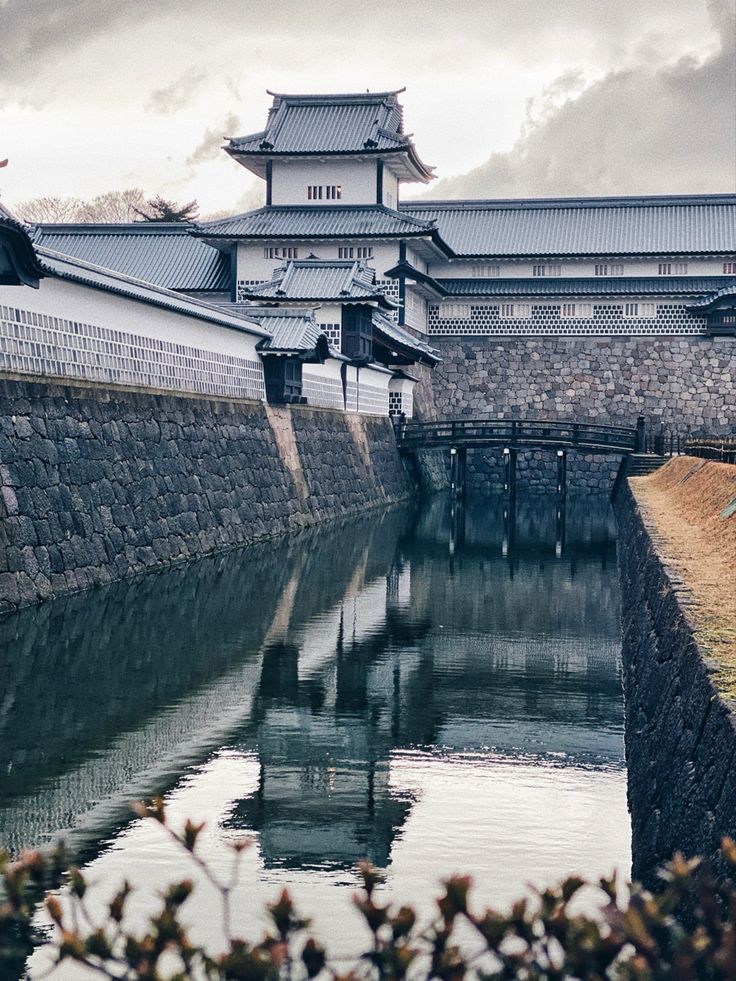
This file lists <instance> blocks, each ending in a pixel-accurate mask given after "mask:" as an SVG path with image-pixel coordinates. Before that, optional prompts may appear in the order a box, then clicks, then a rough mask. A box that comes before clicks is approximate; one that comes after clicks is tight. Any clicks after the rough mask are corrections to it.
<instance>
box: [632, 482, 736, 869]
mask: <svg viewBox="0 0 736 981" xmlns="http://www.w3.org/2000/svg"><path fill="white" fill-rule="evenodd" d="M614 506H615V511H616V516H617V520H618V526H619V535H618V542H619V544H618V555H619V566H620V576H621V592H622V628H623V630H622V634H623V665H624V691H625V702H626V759H627V764H628V782H629V783H628V786H629V809H630V811H631V821H632V832H633V844H632V857H633V876H634V878H635V879H638V880H640V881H643V882H644V883H645V884H646V885H648V886H652V885H654V884H655V883H656V878H655V875H654V872H655V869H656V867H657V866H658V865H660V864H661V862H662V861H663V860H664V859H665V858H668V857H670V856H671V855H672V854H673V852H675V851H676V850H680V851H682V852H683V853H684V854H686V855H696V854H702V855H706V856H708V857H709V858H710V859H711V861H712V862H713V864H714V866H715V868H716V871H720V872H721V873H723V872H725V869H724V867H723V866H722V865H721V863H720V862H719V860H718V856H717V849H718V845H719V843H720V840H721V838H722V837H723V836H724V835H727V834H728V835H732V836H733V835H734V833H735V832H736V819H735V818H734V815H736V770H735V769H734V763H735V762H736V727H735V725H734V716H733V714H732V713H731V712H730V711H729V708H728V707H727V706H726V704H724V702H723V700H722V699H721V698H720V696H719V695H718V693H717V690H716V688H715V686H714V684H713V679H712V677H711V671H712V668H713V665H712V664H710V665H709V662H708V659H707V657H706V656H705V655H704V652H703V651H702V650H700V648H699V647H698V644H697V643H696V641H695V638H694V635H693V624H692V620H691V616H690V609H691V607H692V605H693V600H692V598H691V596H690V595H689V593H688V591H687V589H686V588H685V586H684V585H683V583H682V581H681V580H680V578H679V576H678V574H677V572H676V571H675V570H674V569H672V568H671V567H669V566H668V565H667V561H666V558H664V556H665V555H666V547H665V546H664V544H663V542H662V541H661V540H660V539H659V537H658V535H657V532H656V529H655V528H654V526H653V525H652V523H651V522H650V521H649V520H648V518H647V516H646V515H645V514H644V513H643V512H642V510H641V509H640V508H639V506H638V505H637V503H636V500H635V498H634V496H633V494H632V492H631V489H630V487H629V485H628V482H627V481H625V482H624V484H623V485H622V487H621V489H620V491H619V493H618V495H617V497H616V501H615V505H614Z"/></svg>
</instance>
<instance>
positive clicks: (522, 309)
mask: <svg viewBox="0 0 736 981" xmlns="http://www.w3.org/2000/svg"><path fill="white" fill-rule="evenodd" d="M498 315H499V317H500V318H501V320H527V319H528V318H529V317H531V315H532V308H531V305H530V304H529V303H502V304H501V306H500V307H499V308H498Z"/></svg>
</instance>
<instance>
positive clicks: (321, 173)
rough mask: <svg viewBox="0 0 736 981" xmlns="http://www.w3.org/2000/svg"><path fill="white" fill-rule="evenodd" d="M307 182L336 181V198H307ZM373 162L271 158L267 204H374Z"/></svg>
mask: <svg viewBox="0 0 736 981" xmlns="http://www.w3.org/2000/svg"><path fill="white" fill-rule="evenodd" d="M310 184H322V185H325V184H339V185H340V187H341V188H342V197H341V198H340V199H339V200H331V201H328V200H325V199H324V198H323V199H322V200H321V201H310V200H309V199H308V198H307V187H308V186H309V185H310ZM375 203H376V162H375V160H374V159H373V160H360V159H357V160H355V159H350V158H341V159H330V158H329V157H328V158H324V157H323V158H320V159H308V160H274V162H273V171H272V177H271V204H274V205H280V204H298V205H304V206H309V205H312V204H314V205H325V206H326V205H331V204H337V205H340V204H375Z"/></svg>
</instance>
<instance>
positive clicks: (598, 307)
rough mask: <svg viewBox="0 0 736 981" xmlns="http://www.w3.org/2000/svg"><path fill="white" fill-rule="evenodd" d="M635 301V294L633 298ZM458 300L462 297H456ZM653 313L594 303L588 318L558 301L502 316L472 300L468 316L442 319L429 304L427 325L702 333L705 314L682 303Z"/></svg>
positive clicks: (523, 331) (449, 330)
mask: <svg viewBox="0 0 736 981" xmlns="http://www.w3.org/2000/svg"><path fill="white" fill-rule="evenodd" d="M633 300H634V301H636V297H634V298H633ZM458 302H461V298H458ZM655 306H656V308H657V309H656V316H654V317H646V318H644V317H642V318H637V317H631V318H629V317H624V305H623V303H605V304H604V303H593V316H592V317H590V318H588V319H582V318H581V319H577V318H574V317H561V316H560V310H561V305H560V304H550V303H545V304H541V303H540V304H538V303H532V304H531V317H527V318H519V319H506V318H502V317H501V316H500V314H499V310H500V305H499V304H498V303H496V304H488V303H484V304H471V305H470V317H468V318H465V319H462V320H460V319H456V320H451V319H445V318H442V317H441V309H442V308H441V307H440V306H437V305H434V306H430V307H429V311H428V316H427V329H428V332H429V333H430V334H433V335H441V334H445V335H458V334H468V335H472V334H488V335H496V336H530V335H545V334H546V335H553V334H560V335H564V336H576V335H578V336H579V335H586V334H594V335H595V334H604V335H609V336H618V335H622V334H625V335H628V334H646V335H658V334H668V335H672V334H702V333H704V332H705V326H706V324H705V317H696V316H693V315H692V314H689V313H688V312H687V310H686V307H685V304H684V303H658V304H655Z"/></svg>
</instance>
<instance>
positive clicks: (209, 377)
mask: <svg viewBox="0 0 736 981" xmlns="http://www.w3.org/2000/svg"><path fill="white" fill-rule="evenodd" d="M0 371H6V372H14V373H15V372H17V373H19V374H33V375H46V376H51V377H54V376H56V377H62V378H79V379H83V380H85V381H101V382H112V383H115V384H120V385H135V386H140V387H145V388H164V389H171V390H172V391H178V392H196V393H198V394H204V395H223V396H226V397H230V398H247V399H262V398H265V394H266V393H265V388H264V382H263V366H262V364H261V362H260V361H259V360H258V359H250V358H239V357H234V356H232V355H227V354H220V353H218V352H216V351H208V350H205V349H204V348H198V347H192V346H191V345H187V344H177V343H174V342H172V341H163V340H159V339H157V338H151V337H146V336H144V335H142V334H129V333H127V332H126V331H120V330H113V329H111V328H108V327H100V326H98V325H97V324H87V323H81V322H79V321H76V320H66V319H64V318H62V317H52V316H49V315H47V314H40V313H34V312H32V311H29V310H21V309H16V308H14V307H6V306H0Z"/></svg>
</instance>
